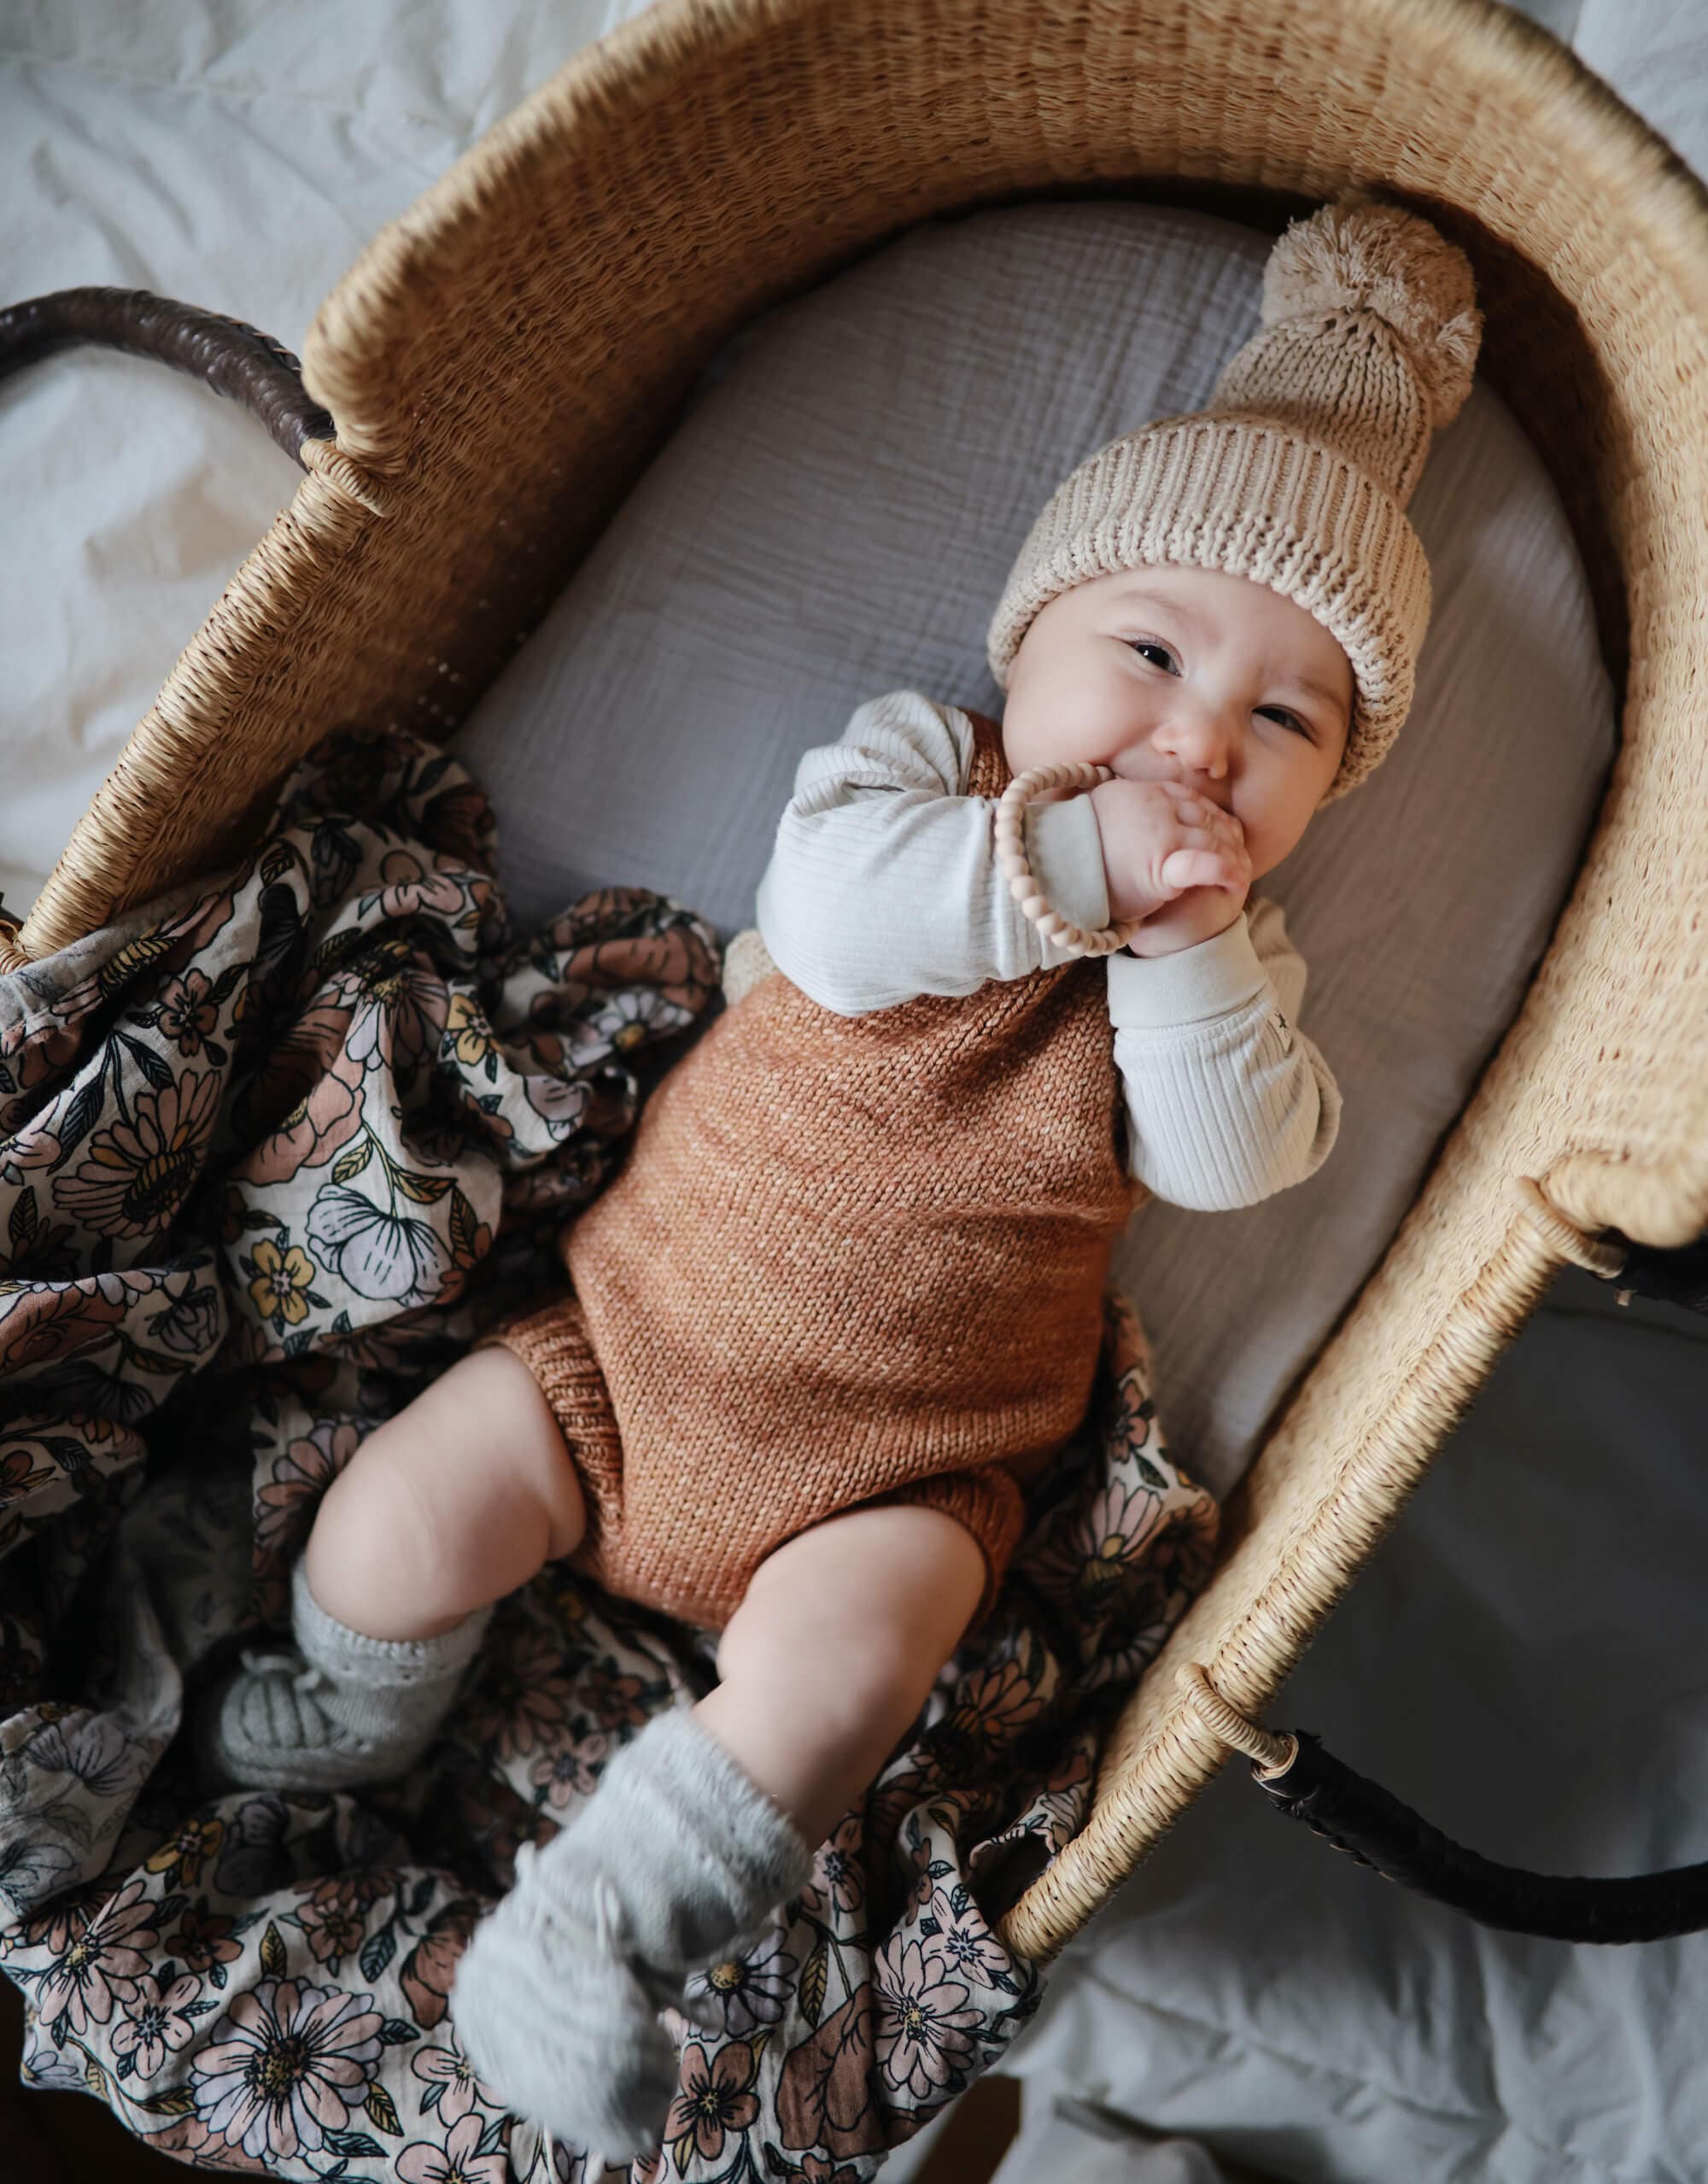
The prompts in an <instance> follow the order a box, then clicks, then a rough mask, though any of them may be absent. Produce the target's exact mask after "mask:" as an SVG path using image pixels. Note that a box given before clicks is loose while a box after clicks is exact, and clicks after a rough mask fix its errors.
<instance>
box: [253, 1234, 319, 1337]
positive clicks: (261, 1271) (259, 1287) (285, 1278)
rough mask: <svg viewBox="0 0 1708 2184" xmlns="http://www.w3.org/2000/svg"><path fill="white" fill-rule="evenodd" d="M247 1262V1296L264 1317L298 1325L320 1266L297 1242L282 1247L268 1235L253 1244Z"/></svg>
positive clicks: (309, 1298)
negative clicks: (250, 1274) (250, 1277)
mask: <svg viewBox="0 0 1708 2184" xmlns="http://www.w3.org/2000/svg"><path fill="white" fill-rule="evenodd" d="M249 1265H250V1266H252V1267H253V1268H254V1280H253V1281H251V1282H250V1284H249V1296H250V1297H251V1298H252V1300H253V1301H254V1308H255V1310H256V1312H257V1314H259V1315H260V1318H262V1319H263V1320H284V1322H285V1324H286V1325H287V1326H292V1327H300V1326H301V1324H302V1322H303V1321H304V1320H306V1319H307V1317H308V1307H309V1305H310V1304H311V1303H313V1302H314V1301H315V1299H314V1288H313V1284H314V1277H315V1275H316V1274H318V1273H319V1268H317V1267H316V1265H315V1264H314V1262H313V1260H312V1259H311V1258H310V1257H309V1256H308V1254H307V1252H306V1251H305V1250H302V1249H301V1246H300V1245H299V1244H292V1245H291V1246H290V1249H289V1250H285V1251H281V1250H279V1248H278V1244H276V1243H275V1242H274V1241H273V1239H272V1237H270V1236H264V1237H263V1238H261V1240H260V1243H259V1244H256V1246H255V1248H254V1255H253V1256H252V1257H251V1258H250V1260H249Z"/></svg>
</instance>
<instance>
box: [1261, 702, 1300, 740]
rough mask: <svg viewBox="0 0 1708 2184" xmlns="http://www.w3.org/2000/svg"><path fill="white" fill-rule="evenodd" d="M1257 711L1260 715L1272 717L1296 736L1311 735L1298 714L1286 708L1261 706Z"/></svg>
mask: <svg viewBox="0 0 1708 2184" xmlns="http://www.w3.org/2000/svg"><path fill="white" fill-rule="evenodd" d="M1257 710H1258V711H1259V712H1260V713H1267V714H1269V715H1271V716H1272V717H1273V718H1274V719H1276V720H1278V721H1279V722H1281V723H1282V724H1283V726H1284V727H1286V728H1290V729H1292V730H1293V731H1294V733H1295V734H1296V735H1304V736H1308V735H1310V732H1311V731H1310V729H1309V728H1308V727H1307V725H1306V723H1304V722H1303V721H1301V719H1300V717H1299V716H1298V715H1297V713H1290V712H1289V711H1288V710H1287V708H1286V707H1285V706H1259V707H1258V708H1257Z"/></svg>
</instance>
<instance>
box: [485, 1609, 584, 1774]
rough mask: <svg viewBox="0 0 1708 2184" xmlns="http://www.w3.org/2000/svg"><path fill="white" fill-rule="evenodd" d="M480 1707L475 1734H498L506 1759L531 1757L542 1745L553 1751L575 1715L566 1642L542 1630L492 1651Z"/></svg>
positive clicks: (499, 1751)
mask: <svg viewBox="0 0 1708 2184" xmlns="http://www.w3.org/2000/svg"><path fill="white" fill-rule="evenodd" d="M569 1707H570V1680H569V1678H568V1677H567V1676H566V1675H565V1674H564V1655H563V1648H561V1646H560V1645H559V1644H557V1643H556V1642H554V1641H553V1640H552V1639H551V1638H548V1637H541V1636H539V1635H537V1634H536V1635H534V1636H530V1637H524V1638H522V1639H519V1640H518V1642H516V1644H514V1645H513V1646H512V1647H510V1648H508V1649H507V1650H506V1652H503V1653H496V1652H495V1653H494V1654H490V1655H488V1658H487V1660H486V1663H485V1666H484V1668H483V1673H482V1677H481V1681H480V1683H479V1685H478V1686H477V1709H478V1711H477V1714H476V1716H475V1719H474V1722H473V1727H474V1730H475V1734H476V1735H477V1736H483V1737H486V1736H494V1735H495V1736H496V1738H497V1756H498V1757H499V1758H500V1759H518V1758H524V1759H525V1758H526V1757H527V1756H528V1754H529V1753H531V1752H532V1751H533V1750H534V1749H535V1746H536V1744H537V1745H538V1747H539V1748H541V1750H547V1749H549V1748H551V1746H552V1745H553V1743H554V1742H556V1741H557V1738H558V1736H559V1734H560V1733H561V1732H562V1730H564V1727H565V1725H566V1724H567V1723H568V1719H569Z"/></svg>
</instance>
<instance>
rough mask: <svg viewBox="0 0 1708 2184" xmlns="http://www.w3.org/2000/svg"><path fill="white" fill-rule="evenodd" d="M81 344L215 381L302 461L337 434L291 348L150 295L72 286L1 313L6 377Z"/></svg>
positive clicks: (0, 357) (237, 323)
mask: <svg viewBox="0 0 1708 2184" xmlns="http://www.w3.org/2000/svg"><path fill="white" fill-rule="evenodd" d="M79 342H96V343H100V344H101V345H102V347H103V348H121V349H128V350H129V351H130V352H131V354H132V355H134V356H153V357H158V358H159V359H160V360H161V362H162V363H165V364H170V365H172V366H174V367H175V368H176V369H177V370H178V371H179V372H189V373H190V375H191V377H192V378H197V379H202V380H205V381H206V382H207V384H208V385H209V386H210V387H212V388H213V391H214V393H215V394H217V395H229V396H230V397H231V400H232V401H239V402H242V403H243V407H245V408H246V409H247V410H249V412H250V413H251V414H252V415H254V417H257V418H259V419H260V422H261V423H262V424H263V425H265V426H266V429H267V430H268V432H269V433H270V434H271V435H272V437H273V438H274V439H275V440H276V441H277V442H278V444H279V446H280V447H281V448H284V452H285V453H286V454H288V455H290V457H291V458H292V459H293V460H295V461H297V462H301V460H302V443H303V442H304V441H305V440H328V441H330V440H331V439H332V438H333V437H334V431H335V428H334V426H333V423H332V419H331V418H330V415H329V414H328V413H327V412H326V411H325V410H324V409H322V408H320V407H319V405H318V404H317V403H314V402H312V401H310V400H309V399H308V396H307V394H306V393H305V392H304V391H303V386H302V371H301V366H300V365H299V364H298V362H297V360H296V359H295V357H294V356H293V355H292V354H291V353H290V350H289V349H288V348H284V345H283V344H282V343H278V342H276V341H274V340H272V338H271V337H270V336H268V335H266V334H262V333H257V332H256V331H255V329H254V327H253V326H246V325H243V322H242V320H241V319H223V318H221V317H219V314H218V313H215V312H213V311H198V310H196V308H195V307H194V306H192V305H190V304H188V303H173V302H170V301H169V300H168V299H167V297H165V296H151V295H150V294H149V291H148V290H146V289H141V288H135V289H125V288H62V289H59V290H56V292H55V293H54V294H53V295H51V296H32V297H31V299H30V300H29V301H28V302H26V303H15V304H13V305H12V307H10V309H9V310H6V311H0V379H3V378H5V377H6V376H7V375H8V374H9V372H17V371H20V370H21V369H22V368H23V366H25V365H26V364H33V363H34V362H35V361H36V360H37V359H38V357H44V356H50V355H51V354H53V353H54V351H55V350H56V349H61V348H72V347H73V346H74V345H75V344H76V343H79Z"/></svg>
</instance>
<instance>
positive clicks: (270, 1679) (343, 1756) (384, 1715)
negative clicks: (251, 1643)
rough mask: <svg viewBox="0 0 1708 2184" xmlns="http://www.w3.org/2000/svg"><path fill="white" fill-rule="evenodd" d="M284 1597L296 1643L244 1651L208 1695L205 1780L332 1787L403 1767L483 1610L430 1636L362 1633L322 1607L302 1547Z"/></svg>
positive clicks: (435, 1719)
mask: <svg viewBox="0 0 1708 2184" xmlns="http://www.w3.org/2000/svg"><path fill="white" fill-rule="evenodd" d="M290 1607H291V1616H290V1622H291V1635H292V1636H293V1637H295V1640H296V1645H295V1648H284V1649H278V1650H274V1651H271V1652H267V1651H261V1650H259V1649H257V1650H254V1651H252V1652H248V1653H245V1654H243V1667H242V1668H241V1669H240V1670H239V1671H238V1672H237V1673H236V1674H235V1675H234V1676H232V1677H231V1678H229V1679H228V1680H227V1682H226V1683H225V1684H223V1685H222V1686H221V1688H220V1689H219V1691H218V1692H217V1693H216V1694H215V1695H214V1698H213V1703H212V1705H211V1707H210V1708H209V1711H208V1717H207V1719H206V1723H205V1725H204V1731H203V1742H202V1775H203V1778H204V1779H205V1780H209V1781H215V1782H223V1783H236V1784H240V1785H242V1786H243V1787H244V1788H246V1789H343V1788H345V1787H346V1786H347V1785H348V1784H351V1783H364V1782H383V1781H385V1780H386V1779H387V1777H389V1776H392V1775H397V1774H401V1773H402V1772H403V1771H404V1769H405V1768H406V1767H407V1766H410V1765H412V1764H413V1762H414V1761H415V1760H416V1759H418V1758H419V1757H420V1755H421V1754H422V1753H423V1752H424V1751H425V1749H426V1748H427V1746H428V1745H429V1743H430V1742H431V1741H432V1737H433V1733H434V1731H435V1730H436V1729H437V1728H438V1726H439V1724H440V1723H441V1721H442V1720H443V1719H444V1717H445V1715H446V1713H447V1712H448V1711H449V1708H450V1705H451V1701H452V1700H453V1698H454V1697H455V1696H456V1692H457V1686H458V1684H459V1683H460V1681H461V1680H462V1676H463V1672H464V1671H465V1669H466V1668H467V1666H468V1665H469V1663H470V1662H471V1660H473V1659H474V1656H475V1654H476V1652H477V1650H478V1648H479V1646H480V1642H481V1640H482V1638H483V1637H484V1636H485V1635H486V1626H487V1625H488V1622H490V1620H491V1619H492V1610H491V1608H490V1607H481V1608H477V1609H476V1611H475V1612H474V1613H473V1614H472V1615H470V1616H468V1617H466V1618H465V1619H464V1620H463V1621H462V1622H460V1623H459V1624H458V1625H457V1626H456V1628H455V1629H454V1630H451V1631H445V1632H444V1633H443V1634H442V1636H441V1637H436V1638H370V1637H366V1635H365V1634H364V1633H363V1632H362V1631H353V1630H351V1629H350V1628H349V1626H348V1624H344V1623H341V1622H339V1621H338V1620H337V1619H336V1616H331V1615H329V1614H328V1613H326V1611H325V1608H324V1607H321V1605H320V1603H319V1601H317V1600H316V1599H315V1597H314V1596H313V1593H312V1592H310V1590H308V1576H307V1566H306V1564H305V1562H304V1560H302V1558H301V1557H299V1558H298V1560H297V1563H296V1566H295V1569H294V1570H293V1571H292V1572H291V1578H290Z"/></svg>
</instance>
